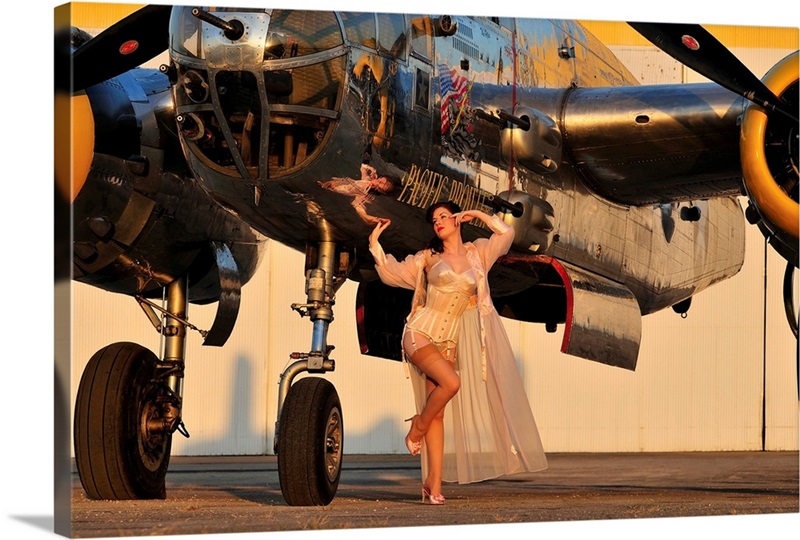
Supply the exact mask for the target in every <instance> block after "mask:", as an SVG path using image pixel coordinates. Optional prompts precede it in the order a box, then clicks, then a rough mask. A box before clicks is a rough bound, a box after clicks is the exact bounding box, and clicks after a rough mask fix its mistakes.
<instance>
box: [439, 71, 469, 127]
mask: <svg viewBox="0 0 800 540" xmlns="http://www.w3.org/2000/svg"><path fill="white" fill-rule="evenodd" d="M468 86H469V81H468V80H467V78H466V77H464V76H463V75H460V74H459V73H458V72H457V71H456V70H455V69H450V68H449V67H447V66H446V65H444V64H439V95H441V97H442V100H441V103H442V110H441V113H442V114H441V115H442V134H444V133H446V132H447V131H448V130H449V129H450V125H451V124H452V123H453V122H454V121H455V117H454V115H455V116H457V115H458V112H459V111H460V110H461V108H462V107H464V106H466V105H467V103H468V100H469V96H468V94H467V87H468Z"/></svg>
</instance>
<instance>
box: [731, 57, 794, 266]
mask: <svg viewBox="0 0 800 540" xmlns="http://www.w3.org/2000/svg"><path fill="white" fill-rule="evenodd" d="M798 60H800V59H798V52H794V53H792V54H790V55H788V56H787V57H785V58H784V59H783V60H781V61H780V62H778V63H777V64H776V65H775V66H774V67H773V68H772V69H771V70H770V71H769V72H768V73H767V74H766V75H764V78H763V79H762V82H763V83H764V84H765V85H766V86H767V87H768V88H769V89H770V90H771V91H772V92H773V93H774V94H775V95H776V96H779V97H780V98H782V99H783V100H785V101H787V102H788V103H789V104H790V105H791V108H793V110H794V111H797V105H798V104H797V101H798V78H799V77H800V73H799V71H800V70H799V69H798ZM798 136H800V134H798V125H797V121H796V120H792V119H791V118H788V117H787V116H785V115H782V114H779V113H774V112H773V113H770V114H767V111H766V110H765V109H763V108H762V107H760V106H758V105H755V104H751V105H749V106H748V108H747V110H746V111H745V114H744V117H743V120H742V127H741V135H740V140H739V148H740V152H741V162H742V174H743V176H744V187H745V192H746V194H747V196H748V198H749V199H750V206H749V208H748V210H747V217H748V220H749V221H750V222H751V223H755V224H757V225H758V227H759V229H760V230H761V232H762V233H763V234H764V236H766V237H767V239H768V240H769V242H770V244H771V245H772V246H773V247H774V248H775V250H776V251H777V252H778V253H780V255H781V256H783V257H784V258H785V259H786V260H787V261H788V262H790V263H792V264H793V265H794V266H795V267H797V266H798V236H799V235H798V228H800V207H799V206H798Z"/></svg>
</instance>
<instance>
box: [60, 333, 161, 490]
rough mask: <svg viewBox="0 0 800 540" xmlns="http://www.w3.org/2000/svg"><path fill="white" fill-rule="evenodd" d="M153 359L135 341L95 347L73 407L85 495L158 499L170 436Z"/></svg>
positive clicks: (77, 456) (150, 353)
mask: <svg viewBox="0 0 800 540" xmlns="http://www.w3.org/2000/svg"><path fill="white" fill-rule="evenodd" d="M157 364H158V358H157V357H156V356H155V355H154V354H153V353H152V352H150V351H149V350H147V349H145V348H144V347H142V346H140V345H137V344H136V343H114V344H112V345H109V346H107V347H104V348H103V349H100V350H99V351H97V352H96V353H95V354H94V356H92V358H91V359H90V360H89V363H88V364H87V366H86V369H85V370H84V372H83V376H82V377H81V382H80V385H79V387H78V396H77V402H76V405H75V427H74V429H75V432H74V439H75V461H76V464H77V468H78V476H79V477H80V480H81V484H82V485H83V488H84V490H85V491H86V495H87V496H88V497H89V498H90V499H111V500H123V499H163V498H165V497H166V487H165V481H164V479H165V477H166V474H167V467H168V466H169V454H170V449H171V446H172V434H171V433H168V432H165V431H164V430H159V429H151V426H154V425H157V422H158V419H159V417H160V414H159V410H160V406H159V403H158V398H159V397H160V396H161V395H162V394H163V390H162V388H163V387H162V386H161V385H160V384H158V383H157V382H156V380H155V379H156V367H157Z"/></svg>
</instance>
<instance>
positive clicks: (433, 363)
mask: <svg viewBox="0 0 800 540" xmlns="http://www.w3.org/2000/svg"><path fill="white" fill-rule="evenodd" d="M426 217H427V220H428V222H429V223H431V224H432V225H433V229H434V232H435V236H434V238H433V239H432V240H431V241H430V243H429V244H428V246H427V247H426V248H425V249H423V250H421V251H419V252H417V253H416V254H415V255H409V256H408V257H406V258H405V259H404V260H403V261H402V262H401V261H398V260H397V259H395V258H394V257H393V256H392V255H387V254H386V253H385V252H384V251H383V248H382V247H381V245H380V243H379V242H378V238H379V237H380V235H381V233H382V232H383V231H384V230H385V229H386V228H387V227H388V226H389V225H390V223H391V222H390V221H389V220H382V221H381V222H380V223H378V225H376V227H375V229H374V230H373V231H372V233H371V234H370V237H369V244H370V251H371V252H372V255H373V256H374V257H375V262H376V264H375V268H376V270H377V271H378V275H379V276H380V278H381V281H383V282H384V283H386V284H387V285H391V286H394V287H405V288H408V289H412V290H414V298H413V300H412V303H411V313H410V314H409V315H408V317H407V319H406V326H405V329H404V330H403V338H402V347H403V353H404V358H405V359H406V360H407V361H408V362H410V363H411V365H412V366H413V368H412V369H410V372H411V379H412V383H413V388H414V398H415V402H416V407H417V412H418V414H416V415H414V416H413V417H412V418H411V428H410V429H409V432H408V435H407V436H406V439H405V442H406V446H407V448H408V450H409V452H411V454H413V455H417V454H418V453H420V451H421V452H422V476H423V484H422V497H423V501H425V500H427V501H428V502H430V503H431V504H444V502H445V498H444V496H443V495H442V491H441V489H442V481H446V482H459V483H468V482H478V481H481V480H487V479H489V478H496V477H498V476H501V475H505V474H512V473H518V472H526V471H527V472H531V471H537V470H542V469H544V468H546V467H547V460H546V458H545V455H544V450H543V449H542V443H541V440H540V439H539V432H538V430H537V428H536V422H535V421H534V419H533V414H532V413H531V409H530V404H529V402H528V398H527V396H526V395H525V389H524V386H523V384H522V379H521V377H520V375H519V371H518V370H517V365H516V361H515V359H514V353H513V351H512V349H511V344H510V343H509V341H508V337H507V336H506V333H505V329H504V327H503V325H502V322H501V321H500V317H499V315H498V314H497V311H495V309H494V306H493V304H492V299H491V295H490V291H489V284H488V281H487V278H486V276H487V274H488V272H489V269H490V268H491V267H492V265H493V264H494V262H495V261H496V260H497V259H498V257H500V256H502V255H504V254H506V253H507V252H508V250H509V248H510V247H511V242H512V241H513V239H514V232H513V229H512V228H511V227H510V226H509V225H507V224H506V223H505V222H503V221H502V220H501V219H500V218H499V217H497V216H489V215H488V214H486V213H484V212H481V211H478V210H467V211H465V212H462V211H461V208H460V207H459V206H458V205H457V204H455V203H453V202H449V201H448V202H440V203H436V204H434V205H432V206H431V207H430V208H428V211H427V215H426ZM472 219H478V220H480V221H482V222H483V223H485V224H486V225H487V226H488V227H489V229H490V230H491V231H492V233H493V234H492V235H491V236H490V237H489V238H479V239H477V240H475V241H474V242H463V241H462V239H461V225H462V224H463V223H466V222H467V221H470V220H472ZM448 403H449V404H450V407H446V405H447V404H448ZM445 431H448V432H449V433H452V436H451V437H450V438H449V439H447V440H446V439H445V437H444V432H445ZM423 442H424V444H423Z"/></svg>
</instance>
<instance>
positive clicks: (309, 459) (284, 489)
mask: <svg viewBox="0 0 800 540" xmlns="http://www.w3.org/2000/svg"><path fill="white" fill-rule="evenodd" d="M350 261H351V258H350V254H349V253H348V252H337V249H336V244H335V243H333V242H326V241H323V242H320V243H319V244H318V246H317V247H310V248H309V249H307V250H306V268H307V271H306V293H307V296H308V298H307V302H306V303H305V304H292V309H294V310H295V311H297V312H298V313H300V316H301V317H305V316H308V317H309V318H310V319H311V321H312V322H313V324H314V328H313V334H312V340H311V351H310V352H308V353H298V352H296V353H292V354H291V358H292V359H294V360H296V361H295V362H294V363H292V364H291V365H289V366H288V367H287V368H286V369H285V370H284V372H283V373H282V374H281V378H280V388H279V391H278V421H277V422H276V423H275V445H274V450H275V453H276V454H277V456H278V477H279V479H280V485H281V493H282V494H283V498H284V499H285V500H286V503H287V504H289V505H290V506H324V505H327V504H330V502H331V501H332V500H333V497H334V495H335V494H336V490H337V488H338V487H339V477H340V475H341V472H342V449H343V444H344V422H343V415H342V406H341V402H340V401H339V395H338V394H337V392H336V389H335V388H334V386H333V385H332V384H331V383H330V382H328V381H327V380H325V379H322V378H320V377H307V378H303V379H301V380H299V381H297V382H296V383H295V384H292V381H293V380H294V379H295V377H297V376H298V375H299V374H301V373H303V372H306V371H307V372H309V373H326V372H328V371H333V370H334V369H335V367H336V363H335V361H334V360H333V359H331V358H330V353H331V351H332V350H333V346H329V345H328V344H327V336H328V328H329V326H330V323H331V322H333V304H334V298H335V292H336V290H338V288H339V287H340V286H341V285H342V284H343V283H344V281H345V279H346V278H347V275H348V274H349V273H350V270H351V269H352V266H351V263H350ZM312 266H313V267H312Z"/></svg>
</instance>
